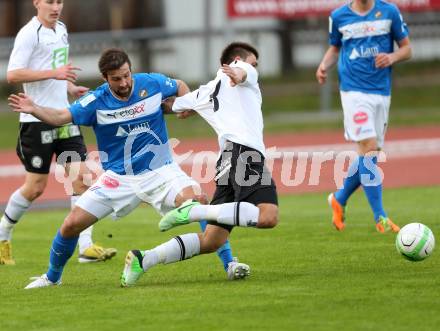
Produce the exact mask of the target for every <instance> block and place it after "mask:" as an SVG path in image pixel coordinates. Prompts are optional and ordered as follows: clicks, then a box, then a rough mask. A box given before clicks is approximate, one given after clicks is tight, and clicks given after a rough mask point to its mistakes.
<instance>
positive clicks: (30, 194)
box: [26, 182, 46, 201]
mask: <svg viewBox="0 0 440 331" xmlns="http://www.w3.org/2000/svg"><path fill="white" fill-rule="evenodd" d="M45 188H46V183H45V182H44V183H35V184H34V185H32V186H30V187H27V188H26V193H27V194H26V198H27V199H28V200H30V201H34V200H35V199H37V198H38V197H39V196H41V195H42V194H43V192H44V189H45Z"/></svg>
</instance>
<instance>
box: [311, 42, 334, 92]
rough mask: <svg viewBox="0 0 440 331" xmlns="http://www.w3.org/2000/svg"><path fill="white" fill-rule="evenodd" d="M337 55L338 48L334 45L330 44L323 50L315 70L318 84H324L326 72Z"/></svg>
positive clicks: (332, 64)
mask: <svg viewBox="0 0 440 331" xmlns="http://www.w3.org/2000/svg"><path fill="white" fill-rule="evenodd" d="M338 57H339V48H338V47H336V46H330V47H329V48H328V50H327V52H325V54H324V57H323V58H322V61H321V63H320V64H319V67H318V69H317V70H316V79H317V80H318V83H319V84H324V83H325V82H326V80H327V72H328V70H329V69H331V68H332V67H333V66H334V65H335V64H336V62H337V61H338Z"/></svg>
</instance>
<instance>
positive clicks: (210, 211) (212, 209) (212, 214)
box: [188, 205, 221, 221]
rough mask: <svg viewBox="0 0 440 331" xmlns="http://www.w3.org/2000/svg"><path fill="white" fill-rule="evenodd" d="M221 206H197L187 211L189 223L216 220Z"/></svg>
mask: <svg viewBox="0 0 440 331" xmlns="http://www.w3.org/2000/svg"><path fill="white" fill-rule="evenodd" d="M220 209H221V205H198V206H194V207H192V208H191V210H190V211H189V214H188V216H189V219H190V221H199V220H208V221H215V220H217V218H218V216H219V213H220Z"/></svg>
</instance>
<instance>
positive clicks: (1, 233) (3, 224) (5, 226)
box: [0, 215, 15, 241]
mask: <svg viewBox="0 0 440 331" xmlns="http://www.w3.org/2000/svg"><path fill="white" fill-rule="evenodd" d="M14 224H15V223H11V222H9V221H8V218H7V217H6V216H5V215H3V216H2V218H1V220H0V241H2V240H9V241H10V240H11V237H12V229H13V228H14Z"/></svg>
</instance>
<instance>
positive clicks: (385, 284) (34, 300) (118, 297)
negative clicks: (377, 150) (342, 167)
mask: <svg viewBox="0 0 440 331" xmlns="http://www.w3.org/2000/svg"><path fill="white" fill-rule="evenodd" d="M439 195H440V187H432V188H411V189H409V188H408V189H398V190H386V191H385V192H384V199H385V206H386V208H387V210H388V213H389V214H390V215H391V216H392V217H393V220H395V221H396V223H398V224H400V225H404V224H407V223H410V222H411V221H414V220H418V221H420V222H422V223H424V224H426V225H428V226H429V227H430V228H431V230H432V231H433V232H434V235H437V238H440V217H439V215H440V207H439V205H438V201H437V200H438V196H439ZM280 206H281V209H280V210H281V223H280V225H279V226H278V227H277V228H276V229H274V230H268V231H261V230H255V229H236V230H234V231H233V235H232V245H233V249H234V252H235V254H236V255H238V256H239V257H240V259H241V260H242V261H243V262H246V263H249V264H250V265H251V267H252V275H251V277H250V278H249V279H247V280H245V281H236V282H230V281H227V280H226V275H225V274H224V271H223V270H222V268H221V265H220V263H219V261H218V260H217V257H216V256H214V255H211V256H201V257H197V258H194V259H192V260H189V261H185V262H183V263H176V264H171V265H167V266H163V265H160V266H158V267H155V268H153V269H151V271H149V272H148V273H147V274H145V275H144V276H143V277H142V278H141V279H140V281H139V284H138V286H136V287H133V288H128V289H123V288H119V281H118V279H119V275H120V272H121V270H122V267H123V259H124V256H125V253H126V251H127V250H128V249H131V248H143V249H145V248H150V247H153V246H155V245H157V244H159V243H161V242H163V241H165V240H167V239H169V238H171V237H172V236H173V235H176V234H181V233H185V232H192V231H197V230H198V227H197V226H196V225H190V226H187V227H180V228H177V229H174V230H172V231H170V233H166V234H163V233H159V232H158V231H157V221H158V216H157V215H156V214H155V212H154V211H153V210H152V209H151V208H140V209H138V210H136V211H135V212H134V213H133V214H131V215H130V216H128V217H127V218H125V219H123V220H121V221H119V222H112V221H110V220H103V221H101V222H100V223H98V224H97V225H96V226H95V231H94V238H95V240H97V241H101V242H102V243H103V244H105V245H106V246H112V247H116V248H118V250H119V251H118V255H117V256H116V257H115V258H114V259H113V260H111V261H108V262H106V263H99V264H89V265H84V264H79V263H77V261H76V258H77V254H76V253H75V255H74V258H75V259H72V260H71V261H70V263H69V264H68V266H67V267H66V270H65V275H64V277H63V282H64V284H63V285H62V286H61V287H53V288H46V289H37V290H30V291H24V290H23V287H24V286H25V285H26V284H27V283H28V277H29V276H35V275H39V274H42V273H43V272H44V271H45V270H46V265H47V258H48V253H49V247H50V243H51V240H52V237H53V235H54V234H55V232H56V229H57V227H58V226H59V224H60V222H61V220H62V219H63V217H64V216H65V214H66V211H51V212H30V213H28V214H27V215H26V216H25V218H24V219H23V221H22V222H21V223H20V225H19V226H18V227H17V229H16V231H15V233H14V242H13V248H14V255H15V258H16V261H17V265H16V266H15V267H6V266H0V275H1V282H0V293H1V305H0V307H1V308H0V311H1V318H0V329H1V330H2V331H6V330H15V331H18V330H45V331H49V330H76V331H79V330H88V331H90V330H239V329H241V330H243V329H246V330H314V331H316V330H394V331H396V330H408V331H409V330H411V331H412V330H434V329H436V325H437V326H438V325H440V308H439V305H438V288H439V286H440V278H439V277H438V274H439V271H440V254H439V252H438V250H439V248H438V247H437V249H436V250H437V252H436V250H434V254H433V256H431V257H429V258H428V259H427V260H425V261H423V262H418V263H413V262H409V261H407V260H405V259H403V258H402V257H400V256H399V255H398V253H397V252H396V249H395V247H394V240H395V235H393V234H387V235H381V234H379V233H377V232H376V231H375V227H374V223H373V221H372V220H371V218H372V216H371V212H370V211H369V208H368V207H367V202H366V199H365V198H364V195H363V194H362V192H360V191H359V192H357V193H356V194H355V195H354V196H353V198H352V200H350V206H349V209H348V214H347V217H348V221H347V227H346V230H345V231H344V232H342V233H338V232H336V231H335V230H334V229H333V228H332V227H331V225H330V224H331V223H330V211H329V208H328V207H327V205H326V196H325V195H323V194H307V195H301V196H284V197H281V199H280ZM110 233H111V234H112V238H110V237H109V236H108V234H110Z"/></svg>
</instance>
